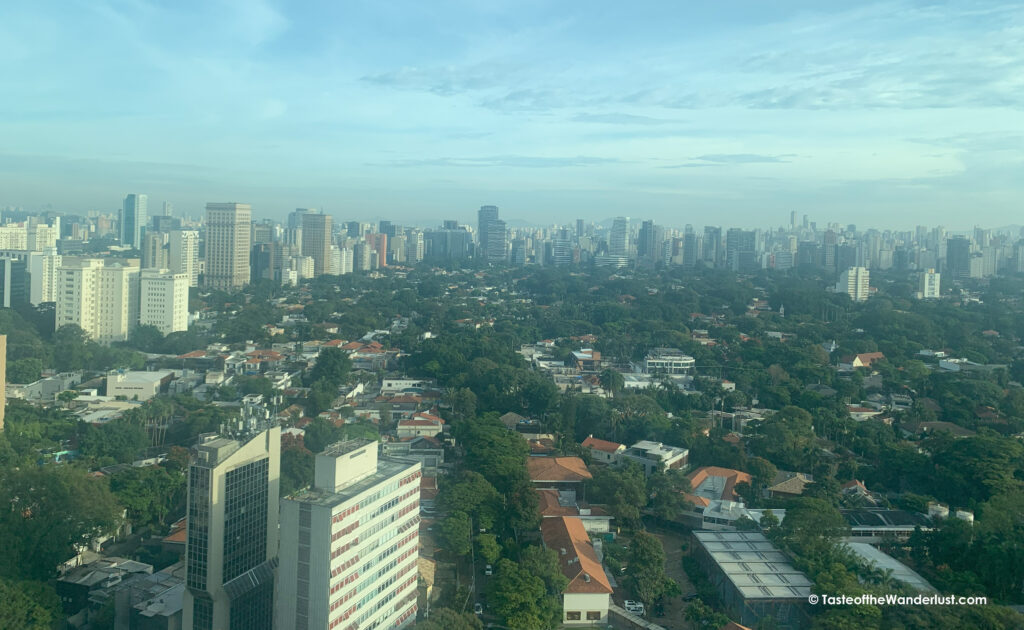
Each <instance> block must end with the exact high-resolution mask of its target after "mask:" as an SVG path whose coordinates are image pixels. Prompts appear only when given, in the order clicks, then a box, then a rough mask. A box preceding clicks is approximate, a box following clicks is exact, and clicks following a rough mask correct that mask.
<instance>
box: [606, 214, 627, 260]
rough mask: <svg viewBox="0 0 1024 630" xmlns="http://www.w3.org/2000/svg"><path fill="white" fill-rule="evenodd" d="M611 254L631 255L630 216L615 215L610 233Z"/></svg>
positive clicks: (609, 246) (609, 252) (609, 249)
mask: <svg viewBox="0 0 1024 630" xmlns="http://www.w3.org/2000/svg"><path fill="white" fill-rule="evenodd" d="M608 254H609V255H610V256H629V217H615V219H614V220H613V221H612V231H611V234H609V235H608Z"/></svg>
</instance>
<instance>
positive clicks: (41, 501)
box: [0, 466, 121, 580]
mask: <svg viewBox="0 0 1024 630" xmlns="http://www.w3.org/2000/svg"><path fill="white" fill-rule="evenodd" d="M0 505H4V506H11V507H10V508H9V509H4V510H0V538H2V539H3V540H4V541H5V544H3V545H0V571H4V572H6V575H5V576H3V577H9V578H21V579H37V580H47V579H49V578H50V577H52V576H53V574H54V573H55V572H56V570H57V566H58V565H60V564H61V563H63V562H65V561H67V560H68V559H70V558H72V557H73V556H74V555H75V553H76V552H75V545H82V544H85V543H87V542H89V541H90V540H91V539H92V538H94V537H95V536H97V535H99V534H102V533H104V532H108V531H110V530H111V529H113V527H114V526H115V525H116V524H117V523H118V522H119V520H120V515H121V509H120V507H119V506H118V505H117V501H116V500H115V498H114V495H113V494H111V492H110V488H109V487H108V485H107V483H106V481H105V480H103V479H94V478H91V477H89V476H87V475H86V473H85V472H84V471H82V470H79V469H76V468H68V467H59V466H43V467H26V468H21V469H13V470H5V471H2V472H0Z"/></svg>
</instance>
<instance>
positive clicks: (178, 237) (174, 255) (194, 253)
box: [167, 230, 199, 287]
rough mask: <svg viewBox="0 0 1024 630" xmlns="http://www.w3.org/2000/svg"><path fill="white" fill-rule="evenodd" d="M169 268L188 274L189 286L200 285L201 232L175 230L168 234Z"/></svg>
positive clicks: (175, 271)
mask: <svg viewBox="0 0 1024 630" xmlns="http://www.w3.org/2000/svg"><path fill="white" fill-rule="evenodd" d="M167 268H168V269H170V270H171V271H173V272H174V273H183V274H185V275H186V276H188V286H190V287H195V286H199V232H196V231H195V230H174V231H173V232H171V233H170V234H169V235H168V237H167Z"/></svg>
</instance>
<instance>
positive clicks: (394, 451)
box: [380, 437, 444, 475]
mask: <svg viewBox="0 0 1024 630" xmlns="http://www.w3.org/2000/svg"><path fill="white" fill-rule="evenodd" d="M380 448H381V455H383V456H384V457H391V458H394V457H398V458H401V459H411V460H415V461H418V462H419V463H420V465H421V466H422V467H423V474H424V475H436V474H437V470H438V468H440V467H441V465H442V464H444V446H443V445H442V444H441V443H440V442H439V441H437V440H436V439H435V438H432V437H411V438H405V439H399V440H390V441H388V442H382V443H381V445H380Z"/></svg>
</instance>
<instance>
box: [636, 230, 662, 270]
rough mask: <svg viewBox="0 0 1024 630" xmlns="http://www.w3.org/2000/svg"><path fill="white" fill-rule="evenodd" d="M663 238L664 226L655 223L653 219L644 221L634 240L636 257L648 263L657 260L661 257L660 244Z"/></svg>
mask: <svg viewBox="0 0 1024 630" xmlns="http://www.w3.org/2000/svg"><path fill="white" fill-rule="evenodd" d="M664 240H665V230H664V228H662V227H661V226H658V225H655V224H654V221H644V222H643V223H642V224H641V226H640V234H639V235H638V237H637V242H636V256H637V258H638V259H640V260H641V261H644V262H646V263H649V264H650V263H654V262H657V261H658V260H659V259H660V258H661V244H662V242H663V241H664Z"/></svg>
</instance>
